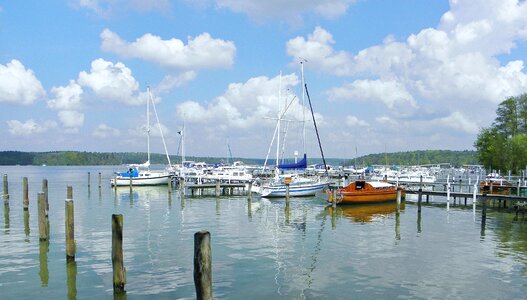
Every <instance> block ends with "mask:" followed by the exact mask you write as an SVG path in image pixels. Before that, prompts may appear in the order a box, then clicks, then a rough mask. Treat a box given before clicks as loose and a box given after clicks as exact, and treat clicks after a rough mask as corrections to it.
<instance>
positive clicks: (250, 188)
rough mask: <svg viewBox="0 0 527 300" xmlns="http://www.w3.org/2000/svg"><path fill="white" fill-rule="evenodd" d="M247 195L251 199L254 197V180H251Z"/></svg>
mask: <svg viewBox="0 0 527 300" xmlns="http://www.w3.org/2000/svg"><path fill="white" fill-rule="evenodd" d="M247 196H248V197H249V200H251V199H252V197H253V182H252V181H251V182H249V187H248V188H247Z"/></svg>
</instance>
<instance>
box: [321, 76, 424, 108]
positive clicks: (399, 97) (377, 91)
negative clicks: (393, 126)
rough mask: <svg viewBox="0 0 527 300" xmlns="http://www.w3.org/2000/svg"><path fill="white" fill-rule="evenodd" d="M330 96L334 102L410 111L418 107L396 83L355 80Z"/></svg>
mask: <svg viewBox="0 0 527 300" xmlns="http://www.w3.org/2000/svg"><path fill="white" fill-rule="evenodd" d="M328 95H329V97H330V99H334V100H339V99H342V100H354V101H373V102H380V103H383V104H384V105H386V107H388V108H389V109H393V108H395V107H396V106H399V107H404V108H405V110H408V109H410V108H416V106H417V105H416V102H415V100H414V98H413V97H412V95H411V94H410V93H409V92H408V91H407V90H406V89H405V87H404V86H403V85H402V84H399V83H398V82H396V81H381V80H355V81H353V82H352V83H350V84H346V85H344V86H342V87H338V88H333V89H332V90H330V91H328Z"/></svg>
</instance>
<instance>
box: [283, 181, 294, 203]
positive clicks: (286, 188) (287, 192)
mask: <svg viewBox="0 0 527 300" xmlns="http://www.w3.org/2000/svg"><path fill="white" fill-rule="evenodd" d="M291 181H292V178H291V177H286V178H285V179H284V182H285V202H286V204H289V188H290V184H291Z"/></svg>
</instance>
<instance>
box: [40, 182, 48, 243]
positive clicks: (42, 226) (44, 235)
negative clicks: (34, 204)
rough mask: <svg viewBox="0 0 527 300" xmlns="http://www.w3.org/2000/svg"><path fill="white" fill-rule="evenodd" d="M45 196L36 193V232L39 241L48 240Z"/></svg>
mask: <svg viewBox="0 0 527 300" xmlns="http://www.w3.org/2000/svg"><path fill="white" fill-rule="evenodd" d="M45 197H46V196H45V195H44V193H42V192H41V193H38V232H39V237H40V241H47V240H48V228H47V224H46V198H45Z"/></svg>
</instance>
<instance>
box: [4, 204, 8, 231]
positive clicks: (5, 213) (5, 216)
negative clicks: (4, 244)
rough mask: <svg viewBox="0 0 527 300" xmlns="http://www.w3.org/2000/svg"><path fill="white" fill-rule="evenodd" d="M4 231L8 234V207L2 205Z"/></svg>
mask: <svg viewBox="0 0 527 300" xmlns="http://www.w3.org/2000/svg"><path fill="white" fill-rule="evenodd" d="M4 229H5V233H9V205H4Z"/></svg>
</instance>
